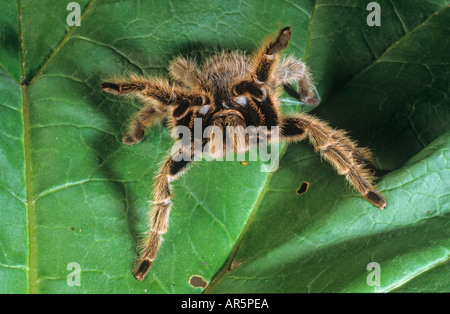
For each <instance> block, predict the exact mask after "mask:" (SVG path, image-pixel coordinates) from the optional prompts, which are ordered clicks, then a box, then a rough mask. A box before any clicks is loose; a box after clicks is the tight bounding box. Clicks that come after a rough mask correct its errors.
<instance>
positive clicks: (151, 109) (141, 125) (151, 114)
mask: <svg viewBox="0 0 450 314" xmlns="http://www.w3.org/2000/svg"><path fill="white" fill-rule="evenodd" d="M166 114H167V111H165V110H164V111H160V110H159V108H157V107H156V106H154V105H153V104H151V103H146V104H144V107H143V108H142V109H141V110H139V111H138V112H137V113H136V114H135V115H134V116H133V117H132V118H131V121H130V123H129V127H128V132H127V135H125V136H124V137H123V138H122V143H124V144H126V145H132V144H134V143H137V142H139V141H140V140H142V138H143V137H144V134H145V130H146V129H147V128H149V127H151V126H152V125H154V124H156V123H158V122H159V121H160V120H162V119H163V118H164V116H165V115H166Z"/></svg>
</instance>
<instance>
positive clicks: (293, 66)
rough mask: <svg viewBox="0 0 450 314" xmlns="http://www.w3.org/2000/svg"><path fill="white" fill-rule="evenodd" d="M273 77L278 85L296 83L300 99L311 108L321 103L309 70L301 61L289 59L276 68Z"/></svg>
mask: <svg viewBox="0 0 450 314" xmlns="http://www.w3.org/2000/svg"><path fill="white" fill-rule="evenodd" d="M273 76H274V79H275V80H276V82H277V85H282V84H290V83H293V82H296V83H297V85H298V93H299V95H300V99H301V100H302V101H303V102H304V103H306V104H308V105H311V106H315V105H317V104H318V103H320V98H319V95H318V94H317V92H316V90H315V87H314V85H313V83H312V77H311V74H310V72H309V68H308V67H307V66H306V64H305V63H304V62H302V61H301V60H298V59H295V58H294V57H288V58H286V59H284V60H282V61H281V62H280V63H279V64H278V65H277V66H276V68H275V70H274V73H273ZM316 95H317V98H316ZM318 98H319V99H318Z"/></svg>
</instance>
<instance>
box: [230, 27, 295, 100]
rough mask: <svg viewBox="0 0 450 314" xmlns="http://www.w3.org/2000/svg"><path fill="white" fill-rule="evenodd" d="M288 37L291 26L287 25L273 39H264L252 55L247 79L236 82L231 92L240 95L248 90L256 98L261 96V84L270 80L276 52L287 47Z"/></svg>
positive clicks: (262, 90)
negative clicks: (250, 68)
mask: <svg viewBox="0 0 450 314" xmlns="http://www.w3.org/2000/svg"><path fill="white" fill-rule="evenodd" d="M290 38H291V28H290V27H289V26H288V27H285V28H283V29H282V30H281V31H280V33H279V34H278V37H277V38H276V39H275V41H272V40H269V41H266V42H265V43H264V44H263V45H262V47H261V48H260V49H259V50H258V51H257V52H256V53H255V54H254V55H253V57H252V70H251V71H250V77H249V79H247V80H244V81H241V82H239V83H237V84H236V85H235V86H234V88H233V90H232V91H233V93H234V94H235V95H242V94H244V93H246V92H248V93H250V94H251V95H253V96H255V97H256V98H259V99H261V98H263V97H264V89H263V85H264V84H266V83H267V82H268V81H269V80H270V78H271V75H272V72H273V71H274V68H275V64H276V62H277V57H278V53H279V52H280V51H282V50H283V49H285V48H286V47H287V45H288V42H289V39H290Z"/></svg>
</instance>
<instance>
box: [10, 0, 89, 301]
mask: <svg viewBox="0 0 450 314" xmlns="http://www.w3.org/2000/svg"><path fill="white" fill-rule="evenodd" d="M93 3H94V0H90V1H89V3H88V4H87V5H86V7H85V9H84V10H83V12H82V14H81V16H80V20H82V19H83V17H84V16H85V15H86V14H87V12H88V11H89V9H90V8H91V6H92V4H93ZM17 6H18V9H17V12H18V15H19V56H20V57H19V60H20V71H21V79H20V82H18V83H19V84H20V88H21V92H22V112H23V145H24V155H25V156H24V159H25V192H26V203H25V206H26V210H27V213H26V215H27V237H28V267H26V269H27V271H28V292H29V293H31V294H37V293H38V273H37V259H36V230H35V226H36V218H35V200H34V199H33V181H32V163H31V162H32V161H31V137H30V130H31V128H30V102H29V100H28V89H29V86H30V85H31V84H32V83H33V82H34V81H35V80H36V79H37V78H38V77H39V76H40V75H41V73H42V72H43V70H44V69H45V68H46V66H47V65H48V64H49V63H50V62H51V60H52V59H53V57H54V56H55V55H56V54H57V53H58V52H59V51H60V50H61V48H62V46H64V44H65V43H66V42H67V40H68V39H69V37H70V35H71V34H72V33H73V31H74V30H75V27H76V26H72V28H71V29H70V30H69V31H68V32H67V33H66V35H65V36H64V38H63V39H62V40H61V41H60V42H59V44H58V45H57V46H56V48H55V49H54V50H53V51H52V53H51V55H50V57H49V58H48V59H47V61H46V62H45V63H44V64H43V65H42V67H41V68H40V69H39V71H38V72H37V73H36V75H35V76H34V77H33V78H32V79H31V80H30V82H29V83H27V79H26V72H25V57H24V47H23V26H22V10H21V7H22V6H21V1H20V0H18V1H17ZM7 73H9V72H7ZM11 77H12V76H11Z"/></svg>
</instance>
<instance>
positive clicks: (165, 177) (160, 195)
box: [134, 157, 189, 281]
mask: <svg viewBox="0 0 450 314" xmlns="http://www.w3.org/2000/svg"><path fill="white" fill-rule="evenodd" d="M188 164H189V161H186V160H180V161H175V160H173V159H172V157H169V159H167V160H166V161H165V162H164V164H163V166H162V167H161V169H160V170H159V173H158V175H157V177H156V183H155V186H154V189H153V199H154V204H153V208H152V210H151V213H150V216H149V224H150V228H151V229H150V231H149V233H148V235H147V237H146V238H145V239H144V241H143V242H142V243H141V253H140V257H139V259H138V262H137V264H136V268H135V270H134V277H135V278H136V279H137V280H139V281H142V280H143V279H144V278H145V276H146V275H147V273H148V270H149V268H150V266H151V265H152V264H153V260H154V259H155V258H156V255H157V253H158V249H159V247H160V245H161V242H162V235H163V234H165V233H166V232H167V227H168V221H169V214H170V210H171V207H172V201H171V196H172V195H171V193H170V182H172V181H173V180H174V179H175V177H177V176H179V175H180V174H181V172H182V170H183V169H185V167H186V166H187V165H188Z"/></svg>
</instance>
